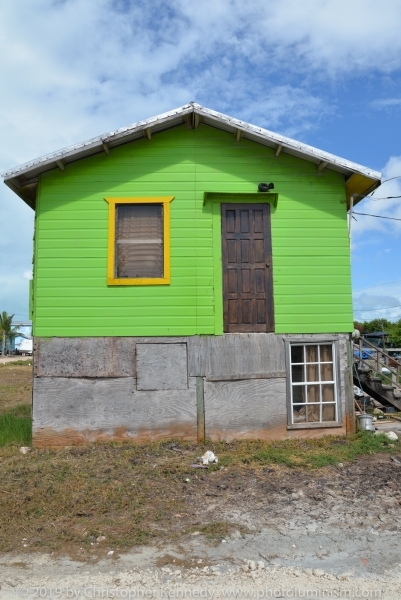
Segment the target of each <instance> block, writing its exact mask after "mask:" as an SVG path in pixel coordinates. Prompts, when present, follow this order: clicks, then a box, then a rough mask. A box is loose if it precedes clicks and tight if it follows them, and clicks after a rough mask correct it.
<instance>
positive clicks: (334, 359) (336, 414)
mask: <svg viewBox="0 0 401 600" xmlns="http://www.w3.org/2000/svg"><path fill="white" fill-rule="evenodd" d="M287 365H288V368H287V382H288V383H287V394H288V427H289V428H296V429H298V428H303V427H308V428H310V427H336V426H340V425H341V414H340V412H341V411H340V402H339V396H340V394H339V385H340V377H339V368H338V344H337V343H336V342H335V341H319V342H308V343H305V342H297V341H294V342H287Z"/></svg>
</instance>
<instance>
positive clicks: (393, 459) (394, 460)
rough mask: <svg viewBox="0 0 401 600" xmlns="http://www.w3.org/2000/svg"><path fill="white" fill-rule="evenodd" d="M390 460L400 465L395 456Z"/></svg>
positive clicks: (400, 462)
mask: <svg viewBox="0 0 401 600" xmlns="http://www.w3.org/2000/svg"><path fill="white" fill-rule="evenodd" d="M390 458H391V460H392V461H393V462H395V463H397V464H399V465H401V460H398V459H397V458H395V456H390Z"/></svg>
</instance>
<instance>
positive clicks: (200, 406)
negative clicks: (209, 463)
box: [196, 377, 205, 442]
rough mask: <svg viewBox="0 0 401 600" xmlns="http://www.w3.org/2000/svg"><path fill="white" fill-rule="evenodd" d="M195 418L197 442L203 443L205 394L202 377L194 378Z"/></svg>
mask: <svg viewBox="0 0 401 600" xmlns="http://www.w3.org/2000/svg"><path fill="white" fill-rule="evenodd" d="M196 417H197V439H198V442H204V441H205V394H204V383H203V377H197V378H196Z"/></svg>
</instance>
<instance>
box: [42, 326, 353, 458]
mask: <svg viewBox="0 0 401 600" xmlns="http://www.w3.org/2000/svg"><path fill="white" fill-rule="evenodd" d="M295 339H296V340H297V341H298V340H301V339H302V340H305V341H326V340H327V341H330V340H334V339H335V340H338V347H339V354H340V356H339V359H340V360H339V373H340V389H341V392H340V395H341V412H342V415H343V420H344V425H342V426H340V427H333V428H327V427H326V428H313V429H311V428H308V429H297V430H288V429H287V390H286V359H285V341H286V340H289V341H291V340H295ZM347 378H348V372H347V335H346V334H338V335H333V334H329V335H323V334H319V335H304V336H299V335H297V336H283V335H277V334H273V333H268V334H264V333H254V334H226V335H223V336H193V337H180V338H112V337H107V338H106V337H105V338H51V339H49V338H36V339H35V343H34V392H33V443H34V445H36V446H42V447H43V446H53V447H57V446H65V445H70V444H84V443H89V442H92V441H95V440H99V439H104V440H106V439H107V440H123V439H135V440H136V441H138V442H142V441H145V440H151V439H162V438H171V437H175V438H185V439H196V438H197V437H198V439H199V438H200V437H202V436H203V435H206V437H208V438H210V439H212V440H227V441H229V440H231V439H241V438H242V439H244V438H247V439H257V438H259V439H285V438H292V437H315V436H319V435H327V434H330V433H333V434H341V433H345V431H346V427H345V422H346V417H347V414H348V412H349V411H348V405H347V402H346V399H347ZM200 384H201V385H200ZM203 417H204V419H203ZM344 417H345V418H344ZM203 420H204V423H205V425H203Z"/></svg>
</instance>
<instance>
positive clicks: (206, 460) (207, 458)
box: [202, 450, 219, 465]
mask: <svg viewBox="0 0 401 600" xmlns="http://www.w3.org/2000/svg"><path fill="white" fill-rule="evenodd" d="M202 462H203V464H204V465H209V464H210V463H218V462H219V459H218V458H217V456H216V455H215V454H214V452H212V451H211V450H207V451H206V452H205V454H204V455H203V456H202Z"/></svg>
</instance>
